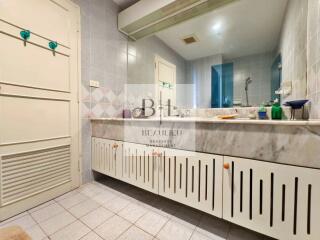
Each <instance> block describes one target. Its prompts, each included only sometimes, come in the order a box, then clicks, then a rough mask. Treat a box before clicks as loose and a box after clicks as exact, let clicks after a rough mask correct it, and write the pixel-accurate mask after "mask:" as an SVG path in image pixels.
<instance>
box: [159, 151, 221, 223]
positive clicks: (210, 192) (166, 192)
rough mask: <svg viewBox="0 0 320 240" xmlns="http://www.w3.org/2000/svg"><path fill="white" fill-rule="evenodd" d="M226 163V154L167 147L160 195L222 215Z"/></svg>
mask: <svg viewBox="0 0 320 240" xmlns="http://www.w3.org/2000/svg"><path fill="white" fill-rule="evenodd" d="M222 165H223V158H222V156H217V155H213V154H204V153H197V152H191V151H183V150H176V149H163V151H162V153H161V157H160V165H159V195H161V196H163V197H166V198H169V199H172V200H175V201H177V202H181V203H183V204H185V205H188V206H191V207H194V208H196V209H199V210H202V211H204V212H206V213H209V214H212V215H215V216H217V217H222V171H223V170H222V169H223V167H222Z"/></svg>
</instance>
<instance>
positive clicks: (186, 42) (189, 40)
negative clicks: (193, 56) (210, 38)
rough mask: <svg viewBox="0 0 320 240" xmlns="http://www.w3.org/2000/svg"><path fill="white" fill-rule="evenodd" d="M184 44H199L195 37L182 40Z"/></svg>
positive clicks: (191, 36)
mask: <svg viewBox="0 0 320 240" xmlns="http://www.w3.org/2000/svg"><path fill="white" fill-rule="evenodd" d="M182 41H183V42H184V43H185V44H192V43H196V42H199V40H198V38H197V37H196V36H195V35H190V36H186V37H184V38H183V39H182Z"/></svg>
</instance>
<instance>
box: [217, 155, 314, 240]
mask: <svg viewBox="0 0 320 240" xmlns="http://www.w3.org/2000/svg"><path fill="white" fill-rule="evenodd" d="M224 163H225V166H226V168H227V169H225V171H224V193H223V200H224V204H223V217H224V219H226V220H228V221H230V222H233V223H236V224H238V225H241V226H244V227H246V228H249V229H252V230H254V231H257V232H260V233H263V234H266V235H268V236H271V237H274V238H276V239H287V240H295V239H296V240H302V239H303V240H308V239H311V240H315V239H319V236H320V228H319V222H320V204H319V203H320V182H319V179H320V170H317V169H308V168H302V167H295V166H287V165H282V164H274V163H268V162H261V161H255V160H251V159H242V158H233V157H224Z"/></svg>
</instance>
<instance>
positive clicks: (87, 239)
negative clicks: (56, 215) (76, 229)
mask: <svg viewBox="0 0 320 240" xmlns="http://www.w3.org/2000/svg"><path fill="white" fill-rule="evenodd" d="M81 240H103V239H102V238H101V237H100V236H99V235H98V234H96V233H95V232H89V233H88V234H87V235H85V236H83V237H82V238H81Z"/></svg>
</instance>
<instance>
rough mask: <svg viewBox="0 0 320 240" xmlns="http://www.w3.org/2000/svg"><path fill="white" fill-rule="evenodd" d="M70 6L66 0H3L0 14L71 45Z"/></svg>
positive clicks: (15, 22)
mask: <svg viewBox="0 0 320 240" xmlns="http://www.w3.org/2000/svg"><path fill="white" fill-rule="evenodd" d="M35 6H36V8H35ZM68 7H70V5H69V4H67V2H66V1H55V0H52V1H51V0H45V1H44V0H28V1H26V0H10V1H1V3H0V16H1V19H2V20H4V21H6V22H10V23H12V24H14V25H16V26H18V27H21V28H23V29H29V30H31V31H32V32H33V33H36V34H39V35H41V36H42V37H45V38H48V39H51V40H55V41H58V42H60V43H61V44H64V45H66V46H69V45H70V35H69V34H70V31H71V30H72V29H71V19H70V15H69V9H66V8H68ZM35 12H36V14H35ZM44 20H45V22H44Z"/></svg>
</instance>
